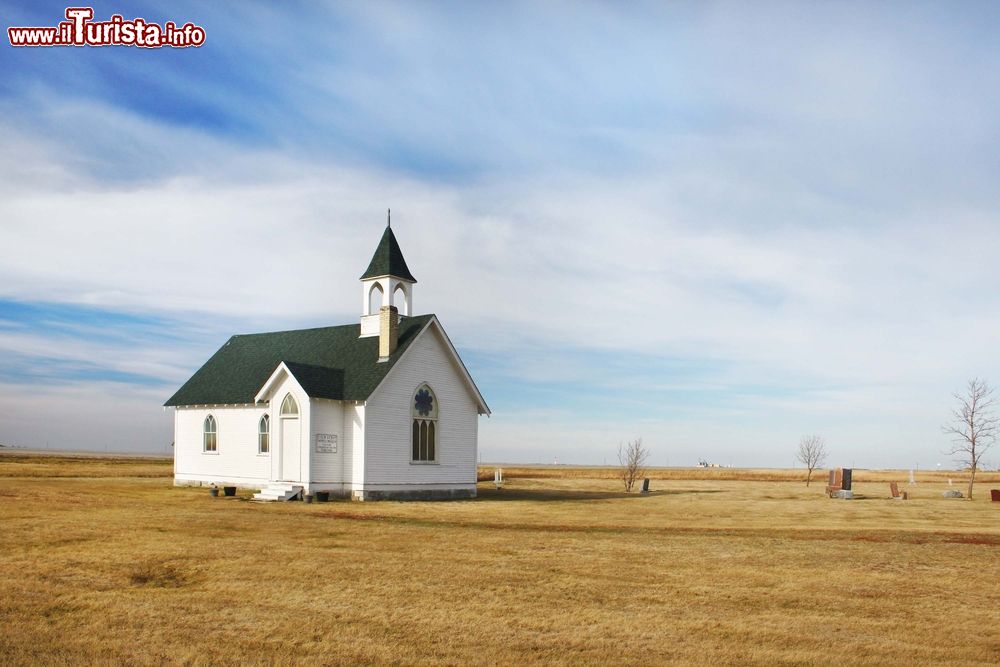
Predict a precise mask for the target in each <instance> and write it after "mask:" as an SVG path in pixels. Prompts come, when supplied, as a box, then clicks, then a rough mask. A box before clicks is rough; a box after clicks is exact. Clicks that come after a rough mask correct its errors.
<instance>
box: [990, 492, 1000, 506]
mask: <svg viewBox="0 0 1000 667" xmlns="http://www.w3.org/2000/svg"><path fill="white" fill-rule="evenodd" d="M990 500H992V501H993V502H995V503H1000V489H990Z"/></svg>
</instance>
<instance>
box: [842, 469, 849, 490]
mask: <svg viewBox="0 0 1000 667" xmlns="http://www.w3.org/2000/svg"><path fill="white" fill-rule="evenodd" d="M842 479H843V480H844V481H843V483H842V484H841V485H840V488H842V489H843V490H844V491H850V490H851V469H850V468H844V476H843V478H842Z"/></svg>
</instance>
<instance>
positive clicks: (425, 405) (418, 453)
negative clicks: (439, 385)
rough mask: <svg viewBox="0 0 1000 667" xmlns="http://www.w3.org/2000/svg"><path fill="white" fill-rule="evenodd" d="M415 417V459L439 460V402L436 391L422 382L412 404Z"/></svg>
mask: <svg viewBox="0 0 1000 667" xmlns="http://www.w3.org/2000/svg"><path fill="white" fill-rule="evenodd" d="M410 414H411V415H412V417H413V428H412V434H411V444H412V453H411V459H412V460H413V461H437V446H436V445H437V419H438V404H437V397H436V396H434V391H433V390H432V389H431V388H430V387H429V386H427V385H426V384H422V385H420V386H419V387H418V388H417V391H416V393H414V394H413V401H412V402H411V404H410Z"/></svg>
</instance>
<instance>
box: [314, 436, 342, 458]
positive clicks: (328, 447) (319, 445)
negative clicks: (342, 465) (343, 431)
mask: <svg viewBox="0 0 1000 667" xmlns="http://www.w3.org/2000/svg"><path fill="white" fill-rule="evenodd" d="M316 453H317V454H336V453H337V434H335V433H317V434H316Z"/></svg>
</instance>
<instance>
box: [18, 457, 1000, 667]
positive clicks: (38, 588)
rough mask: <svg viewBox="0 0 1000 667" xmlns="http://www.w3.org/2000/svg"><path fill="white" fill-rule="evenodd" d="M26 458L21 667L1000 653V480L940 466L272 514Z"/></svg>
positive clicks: (517, 487)
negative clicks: (827, 478)
mask: <svg viewBox="0 0 1000 667" xmlns="http://www.w3.org/2000/svg"><path fill="white" fill-rule="evenodd" d="M22 465H24V464H23V463H15V462H9V459H8V458H7V457H6V456H0V491H2V493H0V529H2V530H0V664H4V665H7V664H15V665H16V664H56V663H60V664H61V663H70V664H92V663H100V664H107V663H127V664H178V663H183V664H195V665H200V664H204V665H208V664H238V663H247V664H372V663H377V664H384V663H393V664H497V663H515V664H518V663H553V664H605V663H617V664H664V663H675V664H691V665H706V664H733V665H736V664H740V665H742V664H762V665H763V664H768V665H774V664H778V665H801V664H833V663H848V664H852V665H883V664H891V663H905V664H932V663H937V664H966V665H987V664H996V662H997V659H998V657H1000V624H998V623H997V610H998V609H1000V504H996V503H990V502H989V501H988V496H989V494H988V488H989V485H988V484H983V485H982V486H979V487H977V498H976V500H973V501H959V500H946V499H944V498H942V497H941V491H943V490H944V489H946V488H947V486H948V485H947V481H921V482H918V484H916V485H915V486H913V487H907V486H905V485H904V487H903V488H908V489H909V490H911V491H912V494H913V498H914V499H913V500H909V501H905V502H900V501H892V500H890V499H888V484H887V483H885V482H884V481H859V482H858V483H857V485H856V487H855V490H856V492H857V493H858V496H859V499H858V500H855V501H851V502H847V501H836V500H830V499H828V498H826V497H824V496H823V495H822V485H814V486H813V487H811V488H809V489H806V487H805V485H804V484H790V483H788V482H782V481H730V480H715V479H664V480H660V481H655V482H654V484H653V492H652V493H651V494H650V495H648V496H641V495H638V494H633V495H625V494H623V493H621V492H620V490H619V485H620V483H616V482H615V480H613V479H601V478H591V477H584V476H579V477H574V476H565V477H561V478H556V477H544V478H542V477H535V478H528V477H515V478H512V477H508V481H507V485H506V486H505V488H504V489H502V490H496V489H493V488H492V484H483V485H481V486H480V497H479V498H478V499H477V500H474V501H464V502H447V503H443V502H435V503H421V502H411V503H397V502H380V503H350V502H334V503H328V504H312V505H306V504H304V503H286V504H270V505H262V504H255V503H251V502H247V498H248V496H249V492H245V491H241V492H240V493H239V494H238V496H237V497H235V498H210V497H209V495H208V493H207V492H206V491H205V490H204V489H197V488H174V487H172V486H171V481H170V478H169V475H170V466H169V462H161V463H159V464H158V465H159V466H160V468H159V469H160V471H161V473H160V476H158V477H153V476H143V473H139V474H136V475H131V476H130V475H126V474H122V475H114V474H107V469H105V468H103V467H100V466H99V467H98V468H93V467H92V466H93V465H95V464H93V463H91V462H88V461H86V460H74V459H68V460H61V461H60V460H52V459H46V460H45V461H41V462H37V463H36V464H32V465H38V466H41V468H45V467H47V466H51V467H52V470H51V471H50V472H51V473H52V474H44V473H39V474H27V475H26V474H23V472H24V470H25V469H24V468H21V467H19V466H22ZM146 465H150V463H149V461H146ZM118 470H121V471H125V470H128V467H127V466H124V467H121V468H118ZM135 470H136V471H143V472H148V470H146V468H145V467H143V466H141V465H137V466H136V468H135ZM12 471H17V474H14V472H12ZM546 474H547V473H546ZM896 481H903V480H901V479H896ZM956 481H957V480H956Z"/></svg>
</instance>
